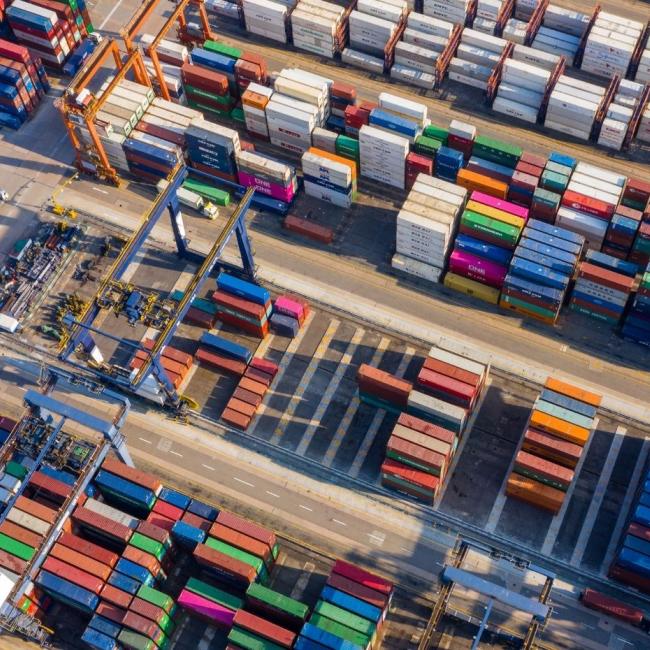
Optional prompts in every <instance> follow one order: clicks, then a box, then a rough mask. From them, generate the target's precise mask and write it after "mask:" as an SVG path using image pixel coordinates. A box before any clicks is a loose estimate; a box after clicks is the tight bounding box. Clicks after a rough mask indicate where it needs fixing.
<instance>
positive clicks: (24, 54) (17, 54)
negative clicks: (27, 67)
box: [0, 39, 31, 64]
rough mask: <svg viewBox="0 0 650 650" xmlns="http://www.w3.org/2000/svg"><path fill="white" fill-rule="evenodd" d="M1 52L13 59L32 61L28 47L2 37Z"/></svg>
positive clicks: (26, 62)
mask: <svg viewBox="0 0 650 650" xmlns="http://www.w3.org/2000/svg"><path fill="white" fill-rule="evenodd" d="M0 54H1V55H2V56H6V57H7V58H8V59H11V60H12V61H21V62H22V63H25V64H28V63H31V56H30V55H29V51H28V50H27V48H26V47H24V46H23V45H17V44H16V43H11V42H10V41H6V40H4V39H0Z"/></svg>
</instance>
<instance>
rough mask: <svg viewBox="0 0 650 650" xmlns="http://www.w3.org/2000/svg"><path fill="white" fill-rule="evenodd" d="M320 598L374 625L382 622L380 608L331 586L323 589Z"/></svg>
mask: <svg viewBox="0 0 650 650" xmlns="http://www.w3.org/2000/svg"><path fill="white" fill-rule="evenodd" d="M320 597H321V598H322V599H323V600H326V601H327V602H328V603H332V604H333V605H336V606H337V607H341V608H343V609H345V610H347V611H348V612H352V613H353V614H356V615H357V616H361V617H362V618H365V619H366V620H368V621H371V622H373V623H379V621H380V620H381V616H382V611H381V609H379V607H375V606H374V605H371V604H370V603H367V602H366V601H365V600H361V599H359V598H355V597H354V596H351V595H350V594H346V593H345V592H344V591H339V590H338V589H334V587H330V586H329V585H325V587H323V591H321V594H320Z"/></svg>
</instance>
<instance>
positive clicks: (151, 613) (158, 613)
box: [129, 596, 167, 624]
mask: <svg viewBox="0 0 650 650" xmlns="http://www.w3.org/2000/svg"><path fill="white" fill-rule="evenodd" d="M129 609H130V610H131V611H132V612H135V613H136V614H138V615H139V616H143V617H144V618H147V619H149V620H150V621H153V622H154V623H157V624H158V623H160V621H162V620H163V619H164V618H165V616H166V615H167V612H165V610H164V609H163V608H162V607H158V606H157V605H154V604H153V603H150V602H147V601H146V600H142V598H138V597H137V596H136V597H135V598H134V599H133V600H132V601H131V605H130V606H129Z"/></svg>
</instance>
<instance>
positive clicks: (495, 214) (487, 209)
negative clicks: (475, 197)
mask: <svg viewBox="0 0 650 650" xmlns="http://www.w3.org/2000/svg"><path fill="white" fill-rule="evenodd" d="M466 209H467V210H472V212H478V213H479V214H484V215H485V216H486V217H491V218H492V219H496V220H497V221H502V222H503V223H507V224H509V225H510V226H515V227H516V228H519V229H522V228H523V227H524V225H525V223H526V222H525V221H524V220H523V219H522V218H521V217H518V216H517V215H516V214H510V213H509V212H506V211H505V210H499V208H493V207H492V206H491V205H483V203H479V202H478V201H468V202H467V206H466Z"/></svg>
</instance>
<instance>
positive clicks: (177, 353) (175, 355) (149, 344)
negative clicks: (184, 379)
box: [141, 339, 194, 368]
mask: <svg viewBox="0 0 650 650" xmlns="http://www.w3.org/2000/svg"><path fill="white" fill-rule="evenodd" d="M154 343H155V341H154V340H153V339H144V340H143V341H142V342H141V345H142V347H143V348H145V349H146V350H151V349H153V346H154ZM162 356H163V357H166V358H168V359H172V360H173V361H177V362H178V363H182V364H183V365H184V366H185V367H186V368H191V367H192V363H193V362H194V357H192V355H191V354H187V352H182V351H181V350H178V349H176V348H172V347H170V346H169V345H166V346H165V347H164V348H163V349H162Z"/></svg>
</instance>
